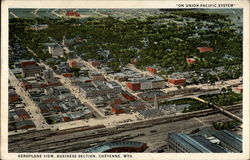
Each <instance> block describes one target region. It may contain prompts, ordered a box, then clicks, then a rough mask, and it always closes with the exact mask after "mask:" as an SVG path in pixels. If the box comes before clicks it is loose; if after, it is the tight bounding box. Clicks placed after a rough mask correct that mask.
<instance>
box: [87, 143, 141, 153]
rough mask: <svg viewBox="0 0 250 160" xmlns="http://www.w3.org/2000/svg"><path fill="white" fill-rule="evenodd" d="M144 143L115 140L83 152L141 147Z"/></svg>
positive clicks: (101, 151)
mask: <svg viewBox="0 0 250 160" xmlns="http://www.w3.org/2000/svg"><path fill="white" fill-rule="evenodd" d="M143 145H145V143H142V142H134V141H114V142H109V143H104V144H101V145H97V146H94V147H91V148H88V149H86V150H84V151H83V152H84V153H103V152H106V151H108V150H111V149H114V148H122V147H126V148H128V147H132V148H141V147H142V146H143Z"/></svg>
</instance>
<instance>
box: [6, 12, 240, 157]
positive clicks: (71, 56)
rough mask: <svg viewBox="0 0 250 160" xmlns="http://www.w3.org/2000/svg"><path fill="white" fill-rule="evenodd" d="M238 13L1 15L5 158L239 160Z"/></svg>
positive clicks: (16, 13)
mask: <svg viewBox="0 0 250 160" xmlns="http://www.w3.org/2000/svg"><path fill="white" fill-rule="evenodd" d="M242 18H243V12H242V9H157V8H155V9H143V8H141V9H140V8H138V9H96V8H93V9H83V8H67V9H62V8H60V9H55V8H47V9H46V8H29V9H27V8H11V9H9V57H8V59H9V73H8V74H9V76H8V77H9V81H8V96H9V103H8V104H9V106H8V151H9V152H12V153H27V152H28V153H104V152H114V153H125V152H132V153H138V152H140V153H141V152H143V153H186V152H187V153H242V152H243V149H242V130H243V128H242V123H243V121H242V117H243V113H242V109H243V103H242V99H243V42H242V41H243V20H242Z"/></svg>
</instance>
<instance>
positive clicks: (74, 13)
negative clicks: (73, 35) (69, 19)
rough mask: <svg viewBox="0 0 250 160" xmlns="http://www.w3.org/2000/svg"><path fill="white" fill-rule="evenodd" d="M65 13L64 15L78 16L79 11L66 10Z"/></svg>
mask: <svg viewBox="0 0 250 160" xmlns="http://www.w3.org/2000/svg"><path fill="white" fill-rule="evenodd" d="M65 15H66V16H75V17H80V16H81V15H80V13H78V12H74V11H68V12H66V14H65Z"/></svg>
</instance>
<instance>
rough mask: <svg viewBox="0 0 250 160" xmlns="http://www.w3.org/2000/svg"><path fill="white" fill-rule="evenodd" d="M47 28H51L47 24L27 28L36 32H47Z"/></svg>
mask: <svg viewBox="0 0 250 160" xmlns="http://www.w3.org/2000/svg"><path fill="white" fill-rule="evenodd" d="M47 28H49V25H47V24H39V25H31V26H29V27H27V29H28V30H35V31H38V30H45V29H47Z"/></svg>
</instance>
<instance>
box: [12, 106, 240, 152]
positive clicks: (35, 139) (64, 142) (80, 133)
mask: <svg viewBox="0 0 250 160" xmlns="http://www.w3.org/2000/svg"><path fill="white" fill-rule="evenodd" d="M240 109H242V106H229V107H228V108H227V110H230V111H237V110H240ZM218 113H220V112H219V111H218V110H216V109H207V110H202V111H196V112H191V113H185V114H181V115H175V116H169V117H161V118H157V119H151V120H147V121H140V122H137V123H130V124H124V125H119V126H116V127H113V128H105V127H101V126H100V127H99V128H90V130H80V129H79V130H75V132H65V131H64V132H62V131H51V130H44V131H39V132H35V131H32V132H29V133H23V134H20V135H12V136H9V152H53V153H61V152H75V151H77V150H83V149H84V148H88V147H90V146H92V145H95V144H100V143H103V142H107V141H113V140H125V139H126V140H129V139H133V138H135V137H138V136H143V135H142V134H141V133H138V132H134V131H137V130H141V129H146V128H150V127H152V126H155V125H161V124H166V123H171V122H176V121H181V120H185V119H191V118H194V117H202V116H208V115H212V114H218ZM131 131H133V132H131ZM130 132H131V133H130ZM128 133H130V134H128ZM24 144H25V145H24Z"/></svg>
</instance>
